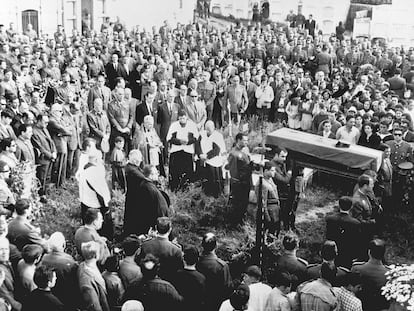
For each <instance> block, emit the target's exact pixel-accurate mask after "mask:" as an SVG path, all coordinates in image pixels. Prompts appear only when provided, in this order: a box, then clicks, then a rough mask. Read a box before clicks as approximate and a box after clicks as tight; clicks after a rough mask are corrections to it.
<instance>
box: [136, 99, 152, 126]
mask: <svg viewBox="0 0 414 311" xmlns="http://www.w3.org/2000/svg"><path fill="white" fill-rule="evenodd" d="M148 115H150V112H149V111H148V108H147V104H146V103H144V102H142V103H140V104H139V105H138V106H137V108H136V109H135V120H136V122H137V123H138V124H139V125H141V124H142V122H144V117H145V116H148Z"/></svg>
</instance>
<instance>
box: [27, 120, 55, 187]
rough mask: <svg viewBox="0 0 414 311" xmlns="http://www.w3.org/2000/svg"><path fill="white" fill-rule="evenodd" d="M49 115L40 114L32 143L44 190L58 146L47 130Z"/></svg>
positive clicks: (38, 176) (38, 174)
mask: <svg viewBox="0 0 414 311" xmlns="http://www.w3.org/2000/svg"><path fill="white" fill-rule="evenodd" d="M48 123H49V117H48V116H47V115H42V114H39V115H38V116H37V117H36V125H35V126H34V127H33V135H32V144H33V147H34V148H35V151H36V156H37V158H36V164H37V165H38V166H37V172H36V173H37V174H36V175H37V178H38V179H39V180H40V182H41V184H42V191H43V192H44V191H45V190H46V189H45V187H46V181H47V179H48V177H49V176H50V172H51V166H52V161H54V160H55V159H56V157H57V153H56V146H55V143H54V141H53V139H52V137H51V136H50V134H49V131H48V130H47V125H48Z"/></svg>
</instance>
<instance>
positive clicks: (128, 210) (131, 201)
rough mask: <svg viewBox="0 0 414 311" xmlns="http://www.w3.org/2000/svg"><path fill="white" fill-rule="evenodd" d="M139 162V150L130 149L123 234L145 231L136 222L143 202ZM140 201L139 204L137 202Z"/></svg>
mask: <svg viewBox="0 0 414 311" xmlns="http://www.w3.org/2000/svg"><path fill="white" fill-rule="evenodd" d="M141 163H142V154H141V151H139V150H137V149H134V150H131V151H130V153H129V156H128V164H127V165H126V166H125V176H126V182H127V192H126V196H125V213H124V236H128V235H130V234H137V235H139V234H142V233H147V232H145V231H144V229H143V228H142V226H140V224H139V223H138V222H137V220H138V219H139V218H140V205H141V204H142V203H145V202H144V201H142V199H141V192H140V184H141V183H142V182H143V181H144V180H145V176H144V174H143V173H142V170H141V168H140V166H141ZM140 202H141V204H139V203H140Z"/></svg>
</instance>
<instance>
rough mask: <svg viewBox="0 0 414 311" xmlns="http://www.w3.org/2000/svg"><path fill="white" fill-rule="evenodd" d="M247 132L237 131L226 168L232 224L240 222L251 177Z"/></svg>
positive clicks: (245, 205) (246, 202)
mask: <svg viewBox="0 0 414 311" xmlns="http://www.w3.org/2000/svg"><path fill="white" fill-rule="evenodd" d="M248 142H249V140H248V137H247V134H243V133H238V134H237V135H236V144H235V146H234V148H233V149H232V150H231V152H230V154H229V157H228V164H227V166H226V168H227V169H228V170H229V171H230V177H231V179H230V190H231V203H232V214H233V215H232V219H231V221H232V222H233V224H234V225H237V224H240V223H241V222H242V221H243V219H244V216H245V214H246V211H247V206H248V204H249V193H250V187H251V179H252V164H251V161H250V155H249V151H248V147H247V144H248Z"/></svg>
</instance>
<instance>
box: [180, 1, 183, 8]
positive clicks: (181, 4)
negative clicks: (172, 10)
mask: <svg viewBox="0 0 414 311" xmlns="http://www.w3.org/2000/svg"><path fill="white" fill-rule="evenodd" d="M182 8H183V0H180V9H182Z"/></svg>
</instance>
